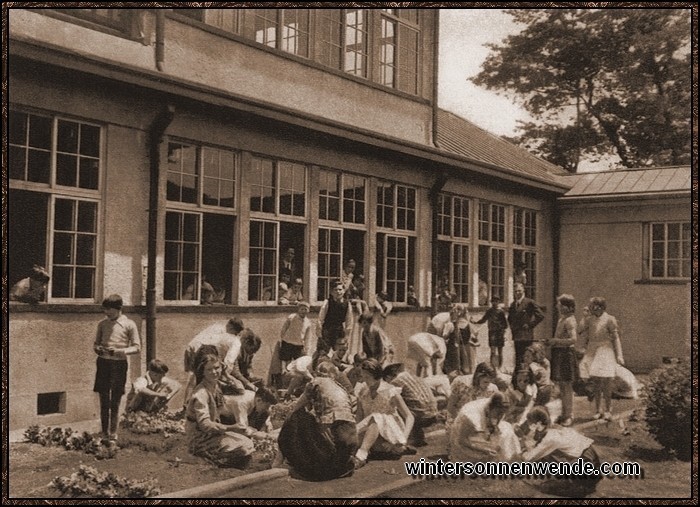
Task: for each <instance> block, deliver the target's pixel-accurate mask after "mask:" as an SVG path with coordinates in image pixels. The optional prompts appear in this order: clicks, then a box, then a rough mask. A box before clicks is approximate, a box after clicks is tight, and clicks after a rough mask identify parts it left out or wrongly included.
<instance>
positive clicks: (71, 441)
mask: <svg viewBox="0 0 700 507" xmlns="http://www.w3.org/2000/svg"><path fill="white" fill-rule="evenodd" d="M24 438H25V439H26V441H27V442H30V443H33V444H40V445H43V446H59V447H63V448H64V449H66V450H67V451H84V452H85V453H87V454H92V455H94V456H95V458H97V459H111V458H114V457H115V456H116V454H117V446H116V445H114V444H113V443H111V442H110V441H109V440H108V439H106V438H102V437H101V436H100V435H93V434H92V433H88V432H87V431H84V432H82V433H81V432H77V431H76V432H74V431H73V430H72V429H71V428H61V427H60V426H57V427H55V428H52V427H51V426H47V427H41V426H38V425H34V426H30V427H29V428H27V430H26V431H25V432H24Z"/></svg>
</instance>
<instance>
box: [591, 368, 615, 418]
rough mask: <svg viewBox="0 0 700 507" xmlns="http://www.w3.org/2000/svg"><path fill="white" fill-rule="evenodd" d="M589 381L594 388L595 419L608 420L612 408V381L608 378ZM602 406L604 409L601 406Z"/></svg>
mask: <svg viewBox="0 0 700 507" xmlns="http://www.w3.org/2000/svg"><path fill="white" fill-rule="evenodd" d="M591 380H593V386H594V388H595V408H596V414H597V415H596V419H599V418H600V417H605V418H606V419H609V418H610V411H611V407H612V388H613V379H612V378H610V377H591ZM601 402H603V403H601ZM603 404H604V406H605V407H604V408H603V407H602V406H601V405H603Z"/></svg>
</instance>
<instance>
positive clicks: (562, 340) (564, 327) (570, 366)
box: [548, 294, 578, 426]
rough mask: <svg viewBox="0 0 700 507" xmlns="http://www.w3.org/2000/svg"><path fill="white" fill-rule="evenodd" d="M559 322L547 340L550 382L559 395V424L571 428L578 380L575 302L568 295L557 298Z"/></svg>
mask: <svg viewBox="0 0 700 507" xmlns="http://www.w3.org/2000/svg"><path fill="white" fill-rule="evenodd" d="M557 310H558V311H559V322H558V323H557V329H556V331H555V332H554V338H552V339H551V340H548V345H551V347H552V380H554V381H555V382H556V383H557V385H558V387H559V393H560V395H561V405H562V415H561V418H560V419H559V421H558V422H559V423H560V424H561V425H562V426H571V423H572V421H573V414H572V411H573V407H574V388H573V385H574V382H575V381H576V380H577V379H578V361H577V360H576V351H575V349H574V347H575V345H576V327H577V323H576V317H575V315H574V312H575V311H576V302H575V301H574V297H573V296H570V295H569V294H562V295H561V296H559V297H558V298H557Z"/></svg>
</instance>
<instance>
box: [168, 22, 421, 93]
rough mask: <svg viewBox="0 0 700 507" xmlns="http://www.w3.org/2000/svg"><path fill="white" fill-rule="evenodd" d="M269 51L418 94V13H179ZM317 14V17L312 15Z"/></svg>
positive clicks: (419, 55) (419, 48) (419, 49)
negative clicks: (295, 56) (238, 36)
mask: <svg viewBox="0 0 700 507" xmlns="http://www.w3.org/2000/svg"><path fill="white" fill-rule="evenodd" d="M175 12H176V13H177V14H179V15H181V16H186V17H188V18H191V19H195V20H197V21H199V22H202V23H205V24H208V25H211V26H214V27H217V28H219V29H221V30H224V31H226V32H229V33H233V34H237V35H240V36H242V37H245V38H246V39H249V40H252V41H255V42H256V43H258V44H261V45H264V46H266V47H268V48H272V49H276V50H280V51H284V52H286V53H290V54H294V55H297V56H300V57H303V58H311V59H313V60H314V61H316V62H318V63H320V64H322V65H325V66H327V67H330V68H333V69H336V70H338V71H342V72H345V73H348V74H352V75H353V76H357V77H361V78H366V79H370V80H372V81H373V82H376V83H379V84H381V85H384V86H388V87H390V88H394V89H397V90H401V91H403V92H406V93H410V94H413V95H417V94H418V93H419V91H420V90H419V72H418V69H419V67H420V57H421V28H420V24H419V13H418V9H315V10H314V9H175ZM312 13H313V15H312Z"/></svg>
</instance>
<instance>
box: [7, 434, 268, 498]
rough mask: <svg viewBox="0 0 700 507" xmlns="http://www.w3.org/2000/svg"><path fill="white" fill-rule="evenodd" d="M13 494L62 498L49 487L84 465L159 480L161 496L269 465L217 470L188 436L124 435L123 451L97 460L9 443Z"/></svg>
mask: <svg viewBox="0 0 700 507" xmlns="http://www.w3.org/2000/svg"><path fill="white" fill-rule="evenodd" d="M9 463H10V467H9V468H10V473H9V478H10V480H9V494H10V497H11V498H61V492H60V491H58V490H57V489H55V488H54V487H52V486H51V485H50V482H51V481H52V480H53V479H54V478H55V477H58V476H70V475H71V474H72V473H73V472H76V471H77V470H78V468H79V467H80V465H86V466H91V467H94V468H96V469H97V470H98V471H100V472H112V473H113V474H115V475H118V476H120V477H125V478H127V479H133V480H147V479H156V480H157V485H158V487H159V488H160V492H161V493H171V492H174V491H180V490H184V489H188V488H193V487H196V486H201V485H202V484H208V483H213V482H217V481H222V480H225V479H231V478H233V477H238V476H240V475H243V474H246V473H250V472H257V471H260V470H265V469H267V468H269V467H270V465H269V462H265V461H263V460H262V459H260V457H259V456H254V459H253V461H252V462H251V463H250V464H249V465H248V467H247V468H246V470H245V471H243V470H239V469H236V468H218V467H216V466H214V465H212V464H211V463H209V462H208V461H206V460H205V459H202V458H198V457H196V456H192V455H191V454H190V453H189V452H188V450H187V440H186V437H185V435H184V434H177V435H171V436H169V437H168V438H167V439H166V438H164V437H163V436H162V435H154V434H150V435H137V434H135V433H131V432H129V431H121V432H120V434H119V450H118V451H117V453H116V456H115V457H114V458H111V459H101V460H99V459H96V458H95V457H94V456H93V455H90V454H86V453H85V452H84V451H82V450H75V451H74V450H71V451H68V450H65V449H64V448H63V447H58V446H42V445H39V444H33V443H13V444H10V453H9Z"/></svg>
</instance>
